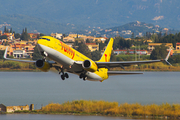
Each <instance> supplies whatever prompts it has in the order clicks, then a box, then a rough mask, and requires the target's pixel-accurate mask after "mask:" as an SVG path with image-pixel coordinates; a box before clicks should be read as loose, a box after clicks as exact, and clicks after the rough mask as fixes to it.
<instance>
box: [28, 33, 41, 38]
mask: <svg viewBox="0 0 180 120" xmlns="http://www.w3.org/2000/svg"><path fill="white" fill-rule="evenodd" d="M28 35H29V36H30V38H32V39H37V38H38V36H39V35H40V34H39V33H28Z"/></svg>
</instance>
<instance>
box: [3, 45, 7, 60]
mask: <svg viewBox="0 0 180 120" xmlns="http://www.w3.org/2000/svg"><path fill="white" fill-rule="evenodd" d="M7 50H8V47H6V50H5V52H4V56H3V58H4V59H7V57H6V56H7Z"/></svg>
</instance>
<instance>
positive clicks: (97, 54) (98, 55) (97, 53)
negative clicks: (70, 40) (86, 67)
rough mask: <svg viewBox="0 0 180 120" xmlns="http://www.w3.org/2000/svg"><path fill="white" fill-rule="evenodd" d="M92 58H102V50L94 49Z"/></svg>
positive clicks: (95, 59)
mask: <svg viewBox="0 0 180 120" xmlns="http://www.w3.org/2000/svg"><path fill="white" fill-rule="evenodd" d="M91 56H92V60H94V61H97V60H99V59H100V58H101V52H100V51H97V50H95V51H93V52H91Z"/></svg>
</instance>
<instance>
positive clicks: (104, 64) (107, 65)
mask: <svg viewBox="0 0 180 120" xmlns="http://www.w3.org/2000/svg"><path fill="white" fill-rule="evenodd" d="M162 61H164V60H150V61H123V62H96V64H97V66H98V67H99V68H104V67H105V68H113V67H121V68H123V69H124V67H125V66H130V65H136V64H145V63H154V62H162Z"/></svg>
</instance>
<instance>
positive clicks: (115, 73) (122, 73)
mask: <svg viewBox="0 0 180 120" xmlns="http://www.w3.org/2000/svg"><path fill="white" fill-rule="evenodd" d="M134 74H143V73H136V72H124V71H108V75H109V76H111V75H134Z"/></svg>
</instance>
